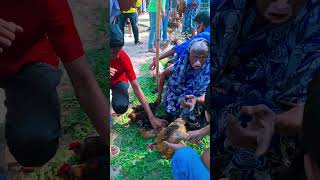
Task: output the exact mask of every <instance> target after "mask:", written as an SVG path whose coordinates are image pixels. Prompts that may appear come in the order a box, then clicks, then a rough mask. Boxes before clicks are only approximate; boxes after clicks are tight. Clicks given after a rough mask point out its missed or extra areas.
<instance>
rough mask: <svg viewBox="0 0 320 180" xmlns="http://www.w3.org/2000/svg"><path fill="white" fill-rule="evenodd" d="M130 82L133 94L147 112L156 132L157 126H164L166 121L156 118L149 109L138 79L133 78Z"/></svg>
mask: <svg viewBox="0 0 320 180" xmlns="http://www.w3.org/2000/svg"><path fill="white" fill-rule="evenodd" d="M130 83H131V86H132V89H133V92H134V94H135V95H136V97H137V98H138V100H139V102H140V103H141V105H142V107H143V109H144V110H145V111H146V113H147V115H148V118H149V120H150V123H151V125H152V127H153V128H154V131H155V132H157V128H162V127H165V126H166V125H167V124H168V122H167V121H165V120H163V119H158V118H156V117H155V116H154V114H153V112H152V111H151V109H150V106H149V104H148V101H147V99H146V97H145V95H144V93H143V92H142V90H141V88H140V85H139V83H138V81H137V80H134V81H130Z"/></svg>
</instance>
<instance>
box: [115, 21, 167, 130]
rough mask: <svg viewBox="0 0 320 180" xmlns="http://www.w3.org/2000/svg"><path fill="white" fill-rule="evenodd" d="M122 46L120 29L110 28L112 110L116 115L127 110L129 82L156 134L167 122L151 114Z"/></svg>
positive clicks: (122, 40)
mask: <svg viewBox="0 0 320 180" xmlns="http://www.w3.org/2000/svg"><path fill="white" fill-rule="evenodd" d="M123 45H124V39H123V33H122V31H121V30H120V28H119V27H118V26H117V25H114V26H110V87H111V90H112V108H113V110H114V111H115V112H116V113H117V114H123V113H125V112H126V111H127V110H128V106H129V95H128V88H129V84H128V81H130V84H131V86H132V89H133V92H134V94H135V95H136V96H137V98H138V99H139V101H140V103H141V105H142V107H143V108H144V110H145V111H146V112H147V114H148V118H149V120H150V123H151V125H152V127H153V128H154V130H155V132H157V128H161V127H164V126H166V125H167V123H168V122H167V121H165V120H162V119H158V118H156V117H155V116H154V114H153V113H152V111H151V109H150V107H149V104H148V102H147V100H146V98H145V96H144V94H143V92H142V90H141V88H140V85H139V83H138V81H137V79H136V75H135V73H134V70H133V67H132V64H131V60H130V58H129V56H128V55H127V54H126V53H125V52H124V51H123V50H122V47H123Z"/></svg>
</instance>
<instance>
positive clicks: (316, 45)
mask: <svg viewBox="0 0 320 180" xmlns="http://www.w3.org/2000/svg"><path fill="white" fill-rule="evenodd" d="M254 2H255V1H246V0H226V1H224V2H223V3H222V4H221V5H220V6H219V8H218V9H217V11H215V12H214V17H213V25H214V29H219V31H215V36H214V38H213V41H214V42H213V43H212V44H213V48H212V50H213V51H212V55H213V56H212V65H213V66H212V67H211V68H212V69H211V73H212V76H211V77H212V78H211V82H212V87H215V88H210V90H209V93H207V95H208V94H210V95H209V98H210V102H211V103H213V105H212V107H214V108H213V109H212V110H210V112H212V114H214V116H213V120H212V121H211V124H213V125H212V126H213V129H212V131H211V140H212V141H211V145H213V146H214V148H213V149H215V150H216V151H215V152H212V153H213V154H214V158H215V161H216V164H219V165H218V166H217V168H216V169H213V172H216V173H215V176H214V178H218V177H221V176H223V175H224V176H238V177H239V176H240V177H242V178H245V179H273V178H274V174H272V172H275V171H279V170H280V169H281V170H282V171H283V170H288V167H289V166H290V165H292V162H293V160H294V159H295V158H296V156H297V154H298V152H299V150H300V149H299V148H301V145H300V144H299V143H300V139H298V138H295V137H284V136H278V135H276V136H274V137H273V140H272V143H271V146H270V147H269V152H268V156H262V157H260V158H257V157H256V156H255V154H254V153H255V152H254V151H253V150H249V149H237V148H235V147H233V146H232V145H230V144H229V143H226V133H225V130H226V116H227V114H229V113H232V114H233V115H234V116H235V117H239V116H240V113H239V109H240V108H241V107H242V106H244V105H257V104H265V105H266V106H268V107H269V108H270V109H272V110H273V111H274V112H276V113H283V112H285V111H288V110H289V109H290V108H292V107H293V106H294V105H297V104H303V103H304V102H305V100H306V97H307V86H308V83H309V82H310V81H311V79H312V78H313V76H314V74H315V72H317V71H319V69H320V52H319V49H320V31H319V29H320V2H319V1H315V0H306V1H305V4H304V6H303V7H302V9H301V10H300V11H299V14H298V15H297V16H295V17H292V18H291V19H290V20H288V21H287V22H285V23H283V24H276V25H274V24H267V25H264V26H261V25H260V26H258V25H256V24H255V17H256V6H255V4H254ZM217 88H219V89H221V90H223V91H224V93H220V92H218V91H216V90H215V89H217ZM239 121H240V122H241V125H242V126H244V127H245V126H246V124H247V122H249V121H251V118H248V117H242V116H241V117H240V118H239ZM221 173H223V174H221ZM280 173H281V172H280Z"/></svg>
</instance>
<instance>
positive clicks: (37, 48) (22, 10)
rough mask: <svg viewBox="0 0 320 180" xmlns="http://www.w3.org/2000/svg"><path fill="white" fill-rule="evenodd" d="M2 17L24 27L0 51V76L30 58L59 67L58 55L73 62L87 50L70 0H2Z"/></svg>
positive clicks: (13, 70)
mask: <svg viewBox="0 0 320 180" xmlns="http://www.w3.org/2000/svg"><path fill="white" fill-rule="evenodd" d="M0 18H2V19H4V20H6V21H11V22H14V23H16V24H17V25H20V26H22V28H23V31H24V32H23V33H18V34H16V39H15V41H13V44H12V46H11V47H10V48H8V49H5V50H4V52H3V53H2V54H0V79H3V78H6V77H8V76H10V75H13V74H15V73H16V72H18V71H19V70H20V68H21V67H22V66H23V65H25V64H28V63H31V62H42V63H47V64H51V65H53V66H55V67H58V65H59V58H60V59H61V61H62V62H64V63H70V62H72V61H73V60H75V59H77V58H79V57H81V56H82V55H83V54H84V51H83V47H82V43H81V40H80V37H79V35H78V32H77V30H76V27H75V25H74V21H73V17H72V13H71V10H70V7H69V5H68V2H67V0H2V1H1V6H0ZM58 57H59V58H58Z"/></svg>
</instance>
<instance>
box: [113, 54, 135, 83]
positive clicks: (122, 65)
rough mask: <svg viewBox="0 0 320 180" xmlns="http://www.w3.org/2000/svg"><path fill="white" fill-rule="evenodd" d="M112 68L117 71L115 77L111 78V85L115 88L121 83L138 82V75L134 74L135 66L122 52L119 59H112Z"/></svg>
mask: <svg viewBox="0 0 320 180" xmlns="http://www.w3.org/2000/svg"><path fill="white" fill-rule="evenodd" d="M110 67H111V68H114V69H116V70H117V72H116V74H115V75H114V76H113V77H110V85H111V87H113V86H114V85H116V84H117V83H119V82H128V80H129V81H134V80H136V79H137V78H136V74H135V73H134V70H133V66H132V63H131V60H130V58H129V56H128V55H127V54H126V53H125V52H124V51H123V50H121V51H120V53H119V57H118V58H116V59H111V61H110Z"/></svg>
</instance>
